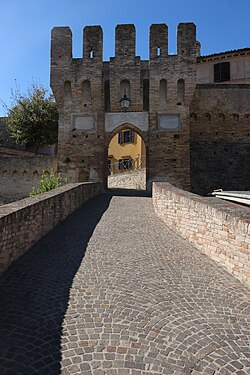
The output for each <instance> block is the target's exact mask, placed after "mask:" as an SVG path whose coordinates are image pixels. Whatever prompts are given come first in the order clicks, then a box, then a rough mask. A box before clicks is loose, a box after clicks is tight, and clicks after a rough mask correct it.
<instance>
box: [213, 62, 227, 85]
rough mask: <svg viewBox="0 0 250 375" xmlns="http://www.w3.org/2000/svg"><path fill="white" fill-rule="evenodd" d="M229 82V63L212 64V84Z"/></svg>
mask: <svg viewBox="0 0 250 375" xmlns="http://www.w3.org/2000/svg"><path fill="white" fill-rule="evenodd" d="M224 81H230V62H222V63H218V64H214V82H224Z"/></svg>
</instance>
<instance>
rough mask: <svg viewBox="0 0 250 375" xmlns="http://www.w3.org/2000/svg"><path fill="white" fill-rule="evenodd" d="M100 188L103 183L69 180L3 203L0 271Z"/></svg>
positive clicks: (0, 219)
mask: <svg viewBox="0 0 250 375" xmlns="http://www.w3.org/2000/svg"><path fill="white" fill-rule="evenodd" d="M100 192H101V184H93V183H84V184H80V183H78V184H68V185H65V186H63V187H61V188H58V189H55V190H51V191H49V192H47V193H44V194H41V195H39V196H36V197H32V198H26V199H23V200H20V201H18V202H15V203H10V204H7V205H5V206H2V207H0V272H2V271H3V270H4V269H6V268H7V267H8V266H9V265H10V264H11V263H12V262H13V261H14V260H16V259H17V258H18V257H19V256H20V255H22V254H24V253H25V252H26V251H27V250H28V249H29V248H30V247H31V246H32V245H33V244H34V243H35V242H37V241H38V240H39V239H40V238H41V237H43V236H44V235H45V234H46V233H48V232H49V231H50V230H51V229H53V228H54V227H55V226H56V225H57V224H58V223H59V222H60V221H62V220H64V219H65V218H66V217H67V216H68V215H70V214H71V213H72V212H73V211H75V210H76V209H77V208H79V207H80V206H81V205H82V204H83V203H84V202H86V201H87V200H89V199H90V198H91V197H93V196H95V195H97V194H99V193H100Z"/></svg>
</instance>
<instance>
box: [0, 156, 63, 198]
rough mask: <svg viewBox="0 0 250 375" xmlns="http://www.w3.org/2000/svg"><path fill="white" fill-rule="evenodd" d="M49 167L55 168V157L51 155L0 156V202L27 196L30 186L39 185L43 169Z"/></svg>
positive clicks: (48, 169)
mask: <svg viewBox="0 0 250 375" xmlns="http://www.w3.org/2000/svg"><path fill="white" fill-rule="evenodd" d="M19 153H21V151H19ZM51 169H53V170H54V171H55V170H57V159H56V158H55V157H52V156H45V155H43V156H42V155H37V156H11V155H9V156H1V157H0V181H1V183H0V204H4V203H9V202H13V201H16V200H18V199H23V198H26V197H28V196H29V193H30V192H31V189H32V186H34V187H38V186H39V181H40V178H41V175H42V173H43V171H45V172H48V173H49V172H50V171H51Z"/></svg>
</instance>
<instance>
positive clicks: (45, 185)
mask: <svg viewBox="0 0 250 375" xmlns="http://www.w3.org/2000/svg"><path fill="white" fill-rule="evenodd" d="M66 183H67V179H64V180H62V178H61V175H60V173H56V172H54V171H53V169H51V171H50V174H49V175H47V174H46V173H45V172H44V171H43V174H42V177H41V180H40V186H39V187H38V188H37V189H35V188H34V186H33V187H32V191H31V193H30V197H34V196H35V195H39V194H42V193H45V192H46V191H49V190H53V189H56V188H59V187H60V186H63V185H65V184H66Z"/></svg>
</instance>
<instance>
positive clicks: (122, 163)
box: [108, 155, 146, 176]
mask: <svg viewBox="0 0 250 375" xmlns="http://www.w3.org/2000/svg"><path fill="white" fill-rule="evenodd" d="M143 168H146V155H141V156H138V157H136V158H123V159H120V160H118V161H115V162H113V163H112V162H109V164H108V176H112V175H115V174H119V173H131V172H134V171H137V170H140V169H143Z"/></svg>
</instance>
